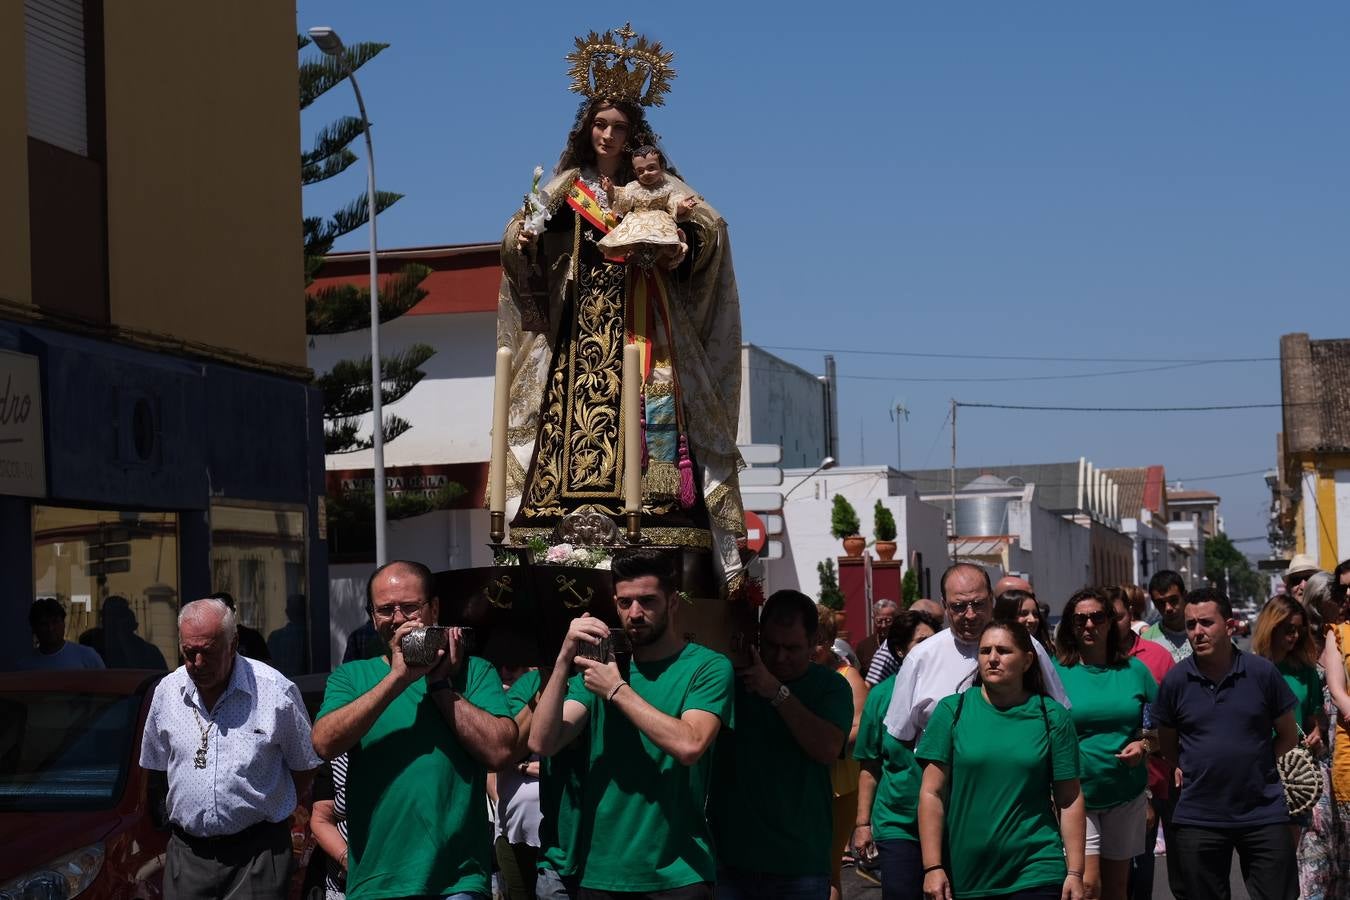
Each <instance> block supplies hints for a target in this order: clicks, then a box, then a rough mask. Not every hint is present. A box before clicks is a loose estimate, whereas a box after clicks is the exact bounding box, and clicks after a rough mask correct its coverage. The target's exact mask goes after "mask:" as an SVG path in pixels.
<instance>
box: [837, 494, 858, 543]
mask: <svg viewBox="0 0 1350 900" xmlns="http://www.w3.org/2000/svg"><path fill="white" fill-rule="evenodd" d="M861 533H862V523H861V522H859V521H858V511H857V510H856V509H854V508H853V504H852V503H849V502H848V498H847V497H845V496H844V495H843V494H835V495H834V506H833V508H832V509H831V510H830V534H832V535H834V536H835V537H837V538H841V539H842V538H846V537H852V536H853V535H855V534H861Z"/></svg>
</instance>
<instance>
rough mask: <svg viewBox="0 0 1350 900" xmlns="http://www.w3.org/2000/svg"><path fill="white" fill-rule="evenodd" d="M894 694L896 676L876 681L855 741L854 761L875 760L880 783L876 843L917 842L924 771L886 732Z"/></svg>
mask: <svg viewBox="0 0 1350 900" xmlns="http://www.w3.org/2000/svg"><path fill="white" fill-rule="evenodd" d="M894 692H895V676H894V675H892V676H891V677H890V678H887V679H886V680H885V681H882V682H879V683H878V684H877V685H876V687H874V688H872V690H870V691H868V693H867V703H866V704H864V705H863V713H862V721H860V722H859V723H858V742H857V743H856V744H854V745H853V758H854V759H857V760H872V759H875V760H878V761H880V763H881V780H880V781H879V782H877V795H876V798H875V799H874V800H873V801H872V839H873V840H877V841H894V840H902V841H917V840H918V839H919V818H918V817H919V784H920V783H921V782H922V781H923V770H922V769H921V768H919V761H918V760H916V759H915V758H914V751H912V750H910V749H909V748H908V747H906V746H905V745H904V744H902V743H900V742H899V741H897V740H896V739H895V738H894V737H892V736H891V733H890V732H889V731H887V730H886V710H887V709H889V708H890V705H891V694H893V693H894Z"/></svg>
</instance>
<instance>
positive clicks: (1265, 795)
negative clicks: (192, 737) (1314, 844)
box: [1153, 588, 1298, 900]
mask: <svg viewBox="0 0 1350 900" xmlns="http://www.w3.org/2000/svg"><path fill="white" fill-rule="evenodd" d="M1185 610H1186V637H1187V640H1188V641H1190V644H1191V649H1192V651H1193V653H1192V654H1191V655H1190V656H1189V657H1187V658H1186V659H1183V660H1182V661H1181V662H1179V663H1177V664H1176V665H1175V666H1174V667H1173V668H1172V671H1170V672H1168V673H1167V676H1166V677H1165V678H1164V679H1163V682H1162V684H1161V685H1160V686H1159V688H1158V699H1157V702H1156V703H1155V704H1154V706H1153V717H1154V719H1155V720H1156V722H1157V724H1158V740H1159V743H1160V744H1161V745H1162V752H1163V756H1165V757H1166V758H1167V759H1168V760H1169V761H1170V762H1173V763H1175V764H1177V766H1178V767H1179V769H1180V771H1181V778H1182V783H1181V794H1180V796H1179V797H1178V798H1177V805H1176V809H1175V810H1174V811H1173V813H1172V825H1173V829H1172V834H1173V837H1170V838H1169V839H1168V840H1169V843H1168V846H1167V861H1168V866H1167V868H1168V873H1167V877H1168V881H1169V882H1170V886H1171V888H1172V894H1173V895H1174V896H1175V897H1177V898H1178V900H1209V898H1222V900H1227V898H1228V897H1229V884H1228V878H1229V872H1230V869H1231V867H1232V864H1233V851H1234V850H1236V851H1237V853H1238V857H1239V859H1240V860H1241V862H1242V871H1243V873H1244V879H1245V881H1246V884H1247V892H1248V893H1249V894H1250V895H1251V897H1252V898H1253V900H1285V897H1286V895H1287V893H1288V891H1289V888H1290V885H1291V884H1292V879H1291V875H1292V872H1291V870H1292V867H1293V866H1294V844H1293V839H1292V836H1291V834H1290V831H1289V810H1288V807H1287V806H1286V805H1285V802H1284V788H1283V787H1282V786H1281V784H1280V777H1279V775H1278V773H1277V772H1276V769H1275V760H1276V759H1277V758H1278V757H1279V756H1280V755H1281V754H1284V753H1287V752H1288V751H1289V750H1291V749H1293V747H1294V745H1295V744H1296V743H1297V742H1298V728H1297V726H1296V725H1295V723H1294V714H1293V708H1294V705H1295V700H1294V694H1293V692H1292V691H1290V690H1289V687H1288V685H1286V684H1285V683H1284V678H1283V677H1282V676H1281V675H1280V672H1279V670H1278V669H1276V668H1275V666H1274V664H1272V663H1271V662H1269V661H1267V660H1265V659H1263V658H1262V657H1259V656H1257V655H1255V654H1254V653H1243V652H1242V651H1240V650H1238V649H1237V648H1236V647H1234V646H1233V640H1232V636H1233V630H1234V629H1235V628H1236V627H1237V623H1236V622H1235V621H1234V620H1233V608H1232V606H1231V605H1230V604H1229V602H1228V598H1227V597H1226V596H1224V594H1223V593H1222V592H1221V591H1218V590H1216V589H1214V588H1201V589H1199V590H1194V591H1191V592H1190V593H1189V594H1187V595H1186V603H1185ZM1174 844H1175V846H1174ZM1174 860H1175V862H1174ZM1183 863H1184V865H1183Z"/></svg>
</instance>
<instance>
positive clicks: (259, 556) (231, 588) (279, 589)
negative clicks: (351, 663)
mask: <svg viewBox="0 0 1350 900" xmlns="http://www.w3.org/2000/svg"><path fill="white" fill-rule="evenodd" d="M305 562H306V557H305V512H304V510H303V509H302V508H298V507H265V506H244V505H236V504H229V503H213V504H212V505H211V585H212V590H216V591H226V592H228V593H229V594H230V595H231V596H233V597H234V600H235V610H236V612H237V613H238V615H239V622H240V624H241V625H243V626H244V627H245V628H250V629H253V630H254V631H256V632H257V638H258V639H259V640H257V644H258V646H259V649H261V646H262V645H263V644H265V645H266V648H267V656H268V662H270V663H271V664H272V665H273V666H274V667H276V668H277V669H279V670H280V671H281V672H283V673H285V674H286V675H291V676H295V675H302V674H304V673H306V672H309V671H310V669H311V666H310V646H309V603H308V597H307V596H306V583H307V579H306V566H305ZM245 639H246V638H245V636H243V635H241V642H242V641H243V640H245Z"/></svg>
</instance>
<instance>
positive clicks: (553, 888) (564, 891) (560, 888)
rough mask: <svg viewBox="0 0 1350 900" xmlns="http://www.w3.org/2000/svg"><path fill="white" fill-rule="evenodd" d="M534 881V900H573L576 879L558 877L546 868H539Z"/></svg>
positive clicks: (571, 876) (575, 892)
mask: <svg viewBox="0 0 1350 900" xmlns="http://www.w3.org/2000/svg"><path fill="white" fill-rule="evenodd" d="M535 874H536V876H537V877H536V878H535V880H534V897H535V900H575V898H576V896H577V882H578V880H579V879H578V878H577V876H575V875H559V874H558V873H557V872H555V871H554V870H553V869H551V868H549V867H548V866H540V867H539V869H538V870H537V871H536V873H535Z"/></svg>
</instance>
